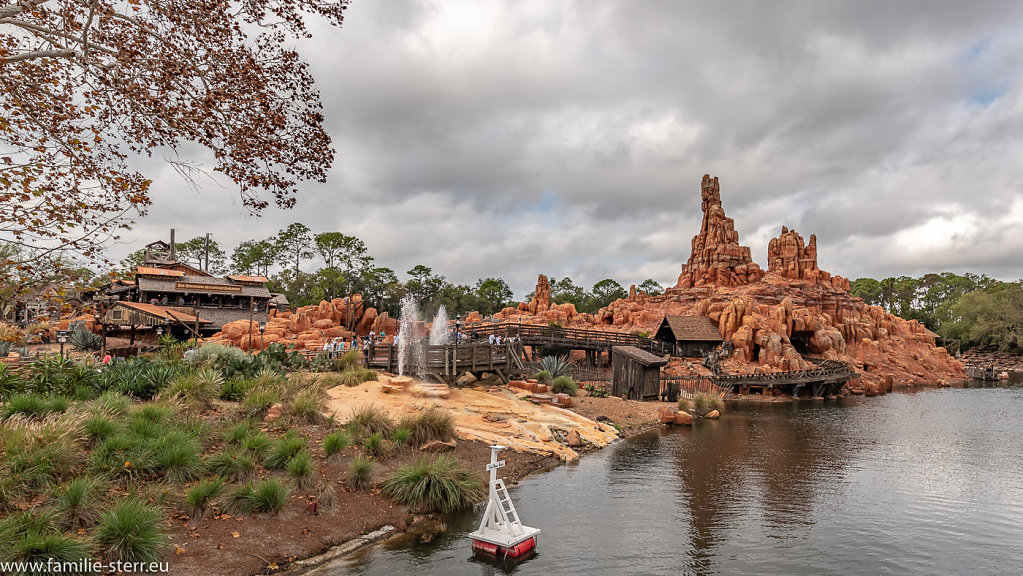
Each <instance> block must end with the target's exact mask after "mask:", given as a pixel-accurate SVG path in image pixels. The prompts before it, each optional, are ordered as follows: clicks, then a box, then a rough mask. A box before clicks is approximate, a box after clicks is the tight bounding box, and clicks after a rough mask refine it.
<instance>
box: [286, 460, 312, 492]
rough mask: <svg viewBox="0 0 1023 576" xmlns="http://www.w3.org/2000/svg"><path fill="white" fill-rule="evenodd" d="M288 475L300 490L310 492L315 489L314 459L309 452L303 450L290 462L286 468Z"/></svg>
mask: <svg viewBox="0 0 1023 576" xmlns="http://www.w3.org/2000/svg"><path fill="white" fill-rule="evenodd" d="M286 469H287V471H288V475H289V476H291V477H292V478H293V479H294V480H295V485H296V486H298V489H299V490H308V489H309V488H312V487H313V484H314V482H315V478H314V477H313V473H314V469H313V462H312V457H311V456H310V455H309V452H307V451H305V450H302V451H301V452H299V453H298V454H295V455H294V456H293V457H292V458H291V460H289V461H288V465H287V466H286Z"/></svg>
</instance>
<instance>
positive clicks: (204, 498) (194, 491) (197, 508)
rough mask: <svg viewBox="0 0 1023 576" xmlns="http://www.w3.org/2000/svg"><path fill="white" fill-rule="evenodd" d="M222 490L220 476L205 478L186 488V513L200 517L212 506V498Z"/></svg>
mask: <svg viewBox="0 0 1023 576" xmlns="http://www.w3.org/2000/svg"><path fill="white" fill-rule="evenodd" d="M223 490H224V481H223V480H222V479H220V478H207V479H206V480H203V481H201V482H199V483H198V484H196V485H195V486H193V487H191V488H189V489H188V492H187V493H186V494H185V503H186V504H187V505H188V513H189V514H191V515H192V516H195V517H197V518H202V517H203V516H205V515H206V514H208V513H209V511H210V510H211V509H212V507H213V499H214V498H216V497H217V496H219V495H220V493H221V492H223Z"/></svg>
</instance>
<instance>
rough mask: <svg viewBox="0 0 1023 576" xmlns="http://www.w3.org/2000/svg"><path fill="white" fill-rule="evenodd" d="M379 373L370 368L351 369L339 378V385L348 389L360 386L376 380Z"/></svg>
mask: <svg viewBox="0 0 1023 576" xmlns="http://www.w3.org/2000/svg"><path fill="white" fill-rule="evenodd" d="M376 378H377V373H376V372H374V371H373V370H370V369H369V368H359V367H355V368H349V369H347V370H345V371H344V372H342V373H341V375H340V376H339V377H338V383H339V384H343V385H345V386H348V387H354V386H358V385H359V384H362V383H363V382H370V381H372V380H376Z"/></svg>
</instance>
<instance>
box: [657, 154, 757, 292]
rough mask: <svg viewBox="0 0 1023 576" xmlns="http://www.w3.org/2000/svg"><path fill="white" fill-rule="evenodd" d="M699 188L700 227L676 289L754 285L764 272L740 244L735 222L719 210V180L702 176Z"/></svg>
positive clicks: (747, 248) (722, 209)
mask: <svg viewBox="0 0 1023 576" xmlns="http://www.w3.org/2000/svg"><path fill="white" fill-rule="evenodd" d="M701 188H702V190H701V195H702V197H703V204H702V205H701V208H702V210H703V224H702V225H701V226H700V233H699V234H697V235H696V236H694V237H693V252H692V253H691V254H690V255H689V261H688V262H686V264H685V266H683V267H682V274H680V275H679V277H678V284H677V285H676V286H677V287H678V288H692V287H694V286H708V285H713V286H742V285H745V284H749V283H752V282H756V281H757V280H759V279H760V278H761V277H762V276H763V275H764V272H763V270H761V269H760V266H758V265H757V263H756V262H754V261H753V258H752V257H751V256H750V249H749V247H748V246H740V245H739V233H738V232H736V231H735V221H734V220H732V219H731V218H729V217H727V216H725V210H724V208H722V207H721V188H720V186H719V185H718V179H717V178H711V177H710V175H709V174H708V175H704V177H703V183H702V185H701Z"/></svg>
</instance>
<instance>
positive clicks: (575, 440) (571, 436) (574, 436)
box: [565, 430, 583, 448]
mask: <svg viewBox="0 0 1023 576" xmlns="http://www.w3.org/2000/svg"><path fill="white" fill-rule="evenodd" d="M565 442H566V443H568V445H569V446H570V447H572V448H578V447H580V446H582V445H583V439H582V436H580V435H579V431H578V430H569V431H568V436H566V437H565Z"/></svg>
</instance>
